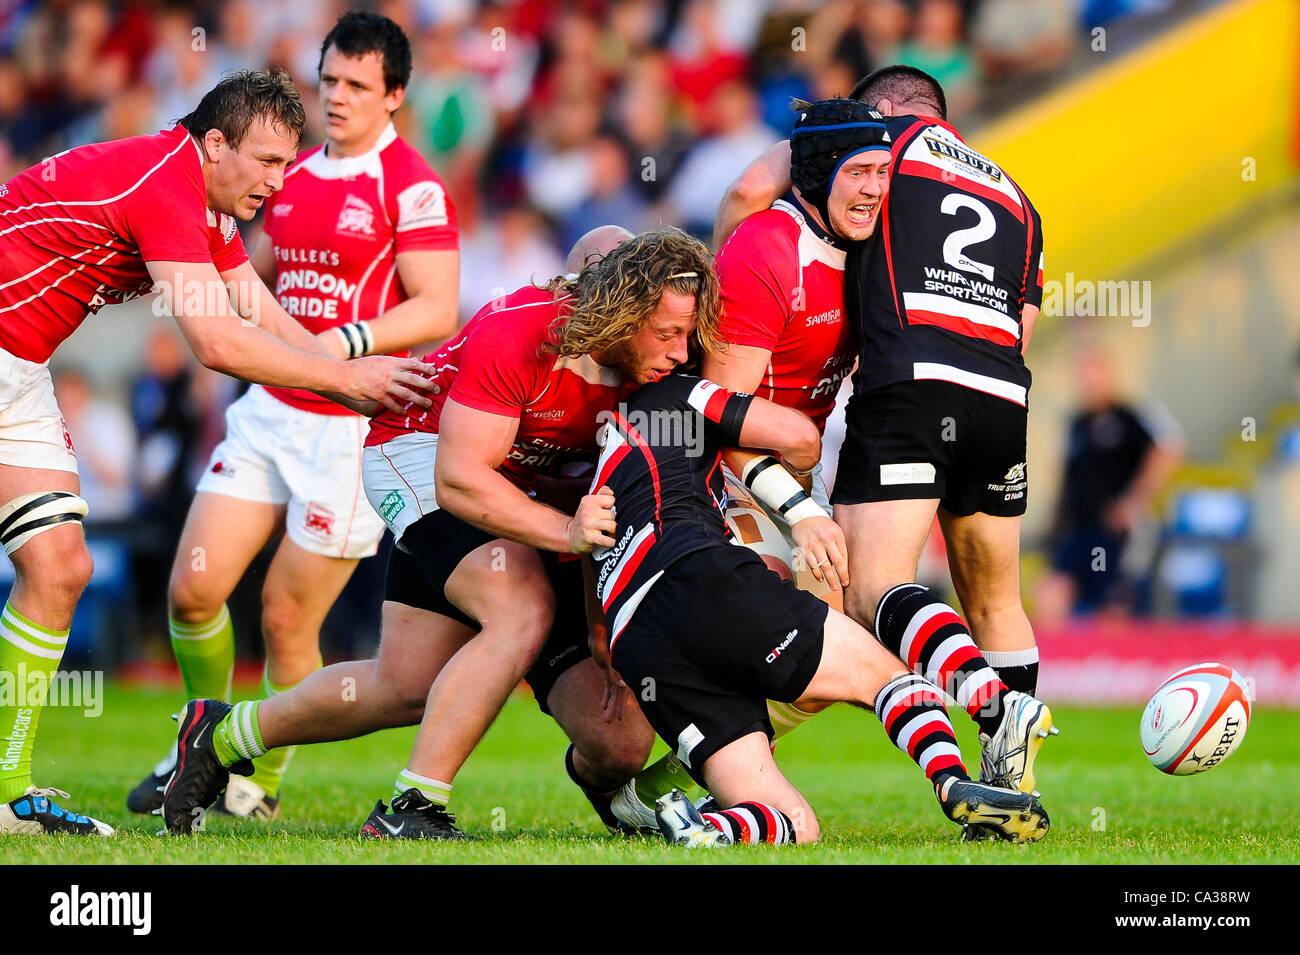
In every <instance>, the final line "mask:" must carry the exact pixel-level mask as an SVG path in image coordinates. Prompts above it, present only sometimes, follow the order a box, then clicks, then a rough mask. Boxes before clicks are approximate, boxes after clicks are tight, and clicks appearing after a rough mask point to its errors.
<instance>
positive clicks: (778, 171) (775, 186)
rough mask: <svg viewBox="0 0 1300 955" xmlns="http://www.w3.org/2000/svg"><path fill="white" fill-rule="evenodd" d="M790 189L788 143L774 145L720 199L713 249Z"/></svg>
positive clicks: (715, 249)
mask: <svg viewBox="0 0 1300 955" xmlns="http://www.w3.org/2000/svg"><path fill="white" fill-rule="evenodd" d="M789 190H790V141H789V140H788V139H786V140H782V141H781V142H779V143H777V144H776V145H775V146H773V147H772V148H771V149H769V150H768V151H767V152H765V153H763V155H761V156H759V157H758V158H757V159H755V160H754V161H753V162H751V163H750V164H749V165H748V166H746V167H745V171H744V172H742V173H741V174H740V176H739V178H737V179H736V181H735V182H733V183H732V184H731V185H730V186H728V187H727V193H726V195H724V196H723V197H722V204H721V205H720V206H719V207H718V218H717V221H716V223H715V224H714V226H713V250H714V251H715V252H716V251H717V250H718V249H720V248H722V243H724V242H726V241H727V239H728V237H730V235H731V233H733V232H735V231H736V226H738V225H740V224H741V223H742V222H744V221H745V220H746V219H747V218H749V217H750V216H752V215H753V214H754V213H755V212H762V211H763V210H764V209H766V208H768V207H769V206H771V205H772V203H774V202H776V200H778V199H780V198H781V197H782V196H783V195H785V194H786V193H787V192H788V191H789Z"/></svg>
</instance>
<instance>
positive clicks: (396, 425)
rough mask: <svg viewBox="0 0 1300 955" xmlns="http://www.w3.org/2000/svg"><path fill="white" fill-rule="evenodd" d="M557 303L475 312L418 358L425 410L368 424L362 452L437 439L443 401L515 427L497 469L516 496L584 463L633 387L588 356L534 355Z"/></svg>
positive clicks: (528, 299) (537, 292)
mask: <svg viewBox="0 0 1300 955" xmlns="http://www.w3.org/2000/svg"><path fill="white" fill-rule="evenodd" d="M567 301H568V299H567V298H562V299H560V301H559V302H558V303H557V302H556V301H555V300H554V297H553V294H552V293H551V292H548V291H546V290H545V289H538V288H534V287H532V286H525V287H524V288H521V289H519V291H517V292H514V293H512V294H510V295H508V296H506V297H505V298H504V299H500V300H494V301H493V302H490V303H489V304H487V305H485V306H484V307H483V308H481V309H479V311H478V313H477V314H476V315H475V316H474V317H473V318H471V319H470V320H469V322H468V323H467V324H466V325H465V327H464V328H463V329H461V331H460V334H458V335H457V336H456V337H455V338H453V339H452V340H451V341H449V342H447V344H445V345H443V346H442V347H441V348H439V349H438V350H437V351H436V352H434V353H433V354H432V355H427V356H425V358H424V361H425V362H427V363H429V364H432V365H434V366H436V369H437V370H436V372H435V374H434V375H433V379H434V380H435V381H436V382H438V384H439V385H440V386H441V391H440V392H439V394H437V395H435V396H434V397H433V406H432V407H431V408H418V407H415V406H413V405H407V406H406V409H405V413H403V414H401V415H398V414H394V413H393V412H391V411H384V412H382V413H381V414H379V415H377V416H376V417H375V418H374V419H373V420H372V421H371V423H370V434H369V435H368V436H367V438H366V445H367V446H368V447H369V446H372V445H377V444H383V443H384V442H385V441H388V440H390V439H392V438H394V437H396V436H397V435H399V434H408V433H410V432H412V431H424V432H428V433H431V434H437V433H438V422H439V419H440V417H441V415H442V408H443V405H444V404H445V403H446V400H447V398H449V397H450V398H454V399H455V400H456V401H458V402H460V403H461V404H463V405H468V406H469V407H471V408H475V409H477V410H479V411H487V412H490V413H492V414H499V415H508V416H510V417H515V418H518V419H519V431H518V433H517V434H516V435H515V440H514V444H513V445H512V446H511V448H510V451H509V453H508V454H507V455H506V459H505V460H504V461H502V462H501V464H500V465H499V466H498V470H500V471H501V472H502V473H503V474H504V475H505V476H506V477H508V478H509V479H510V480H511V481H513V482H514V483H515V484H517V485H518V486H519V487H521V488H524V489H525V490H527V489H529V488H531V487H532V485H533V482H534V479H535V478H536V477H537V476H538V475H539V474H555V473H557V472H558V470H559V469H560V467H562V466H563V465H565V464H567V463H569V462H570V461H574V460H578V459H582V458H594V457H595V453H596V429H597V427H598V426H599V425H600V424H601V421H600V420H598V419H599V418H600V416H601V414H602V413H607V412H610V411H613V410H614V409H615V408H616V407H617V406H618V404H619V402H621V401H622V400H623V399H624V398H626V397H627V396H628V395H630V394H631V393H632V392H633V391H634V390H635V389H636V385H635V384H634V383H631V382H628V381H626V380H625V379H624V376H623V373H622V372H621V371H619V370H618V369H617V368H610V367H607V366H604V365H600V364H597V363H596V361H595V360H593V359H592V358H591V357H590V356H587V355H584V356H583V357H581V358H562V357H560V356H558V355H555V354H553V353H551V352H547V351H543V349H542V345H543V344H544V343H545V342H546V341H548V340H549V339H550V336H551V325H552V324H553V323H554V322H555V320H556V319H557V318H559V317H561V315H562V314H563V312H564V306H565V303H566V302H567Z"/></svg>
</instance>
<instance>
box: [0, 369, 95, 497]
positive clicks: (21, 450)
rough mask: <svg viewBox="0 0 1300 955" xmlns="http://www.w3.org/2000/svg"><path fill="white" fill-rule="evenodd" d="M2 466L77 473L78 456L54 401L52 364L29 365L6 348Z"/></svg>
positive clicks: (0, 379) (0, 384) (0, 386)
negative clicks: (51, 375)
mask: <svg viewBox="0 0 1300 955" xmlns="http://www.w3.org/2000/svg"><path fill="white" fill-rule="evenodd" d="M0 464H9V465H13V466H14V467H20V468H45V469H48V470H51V471H71V472H72V473H73V474H76V473H77V453H76V451H75V450H74V449H73V447H72V436H71V435H70V434H68V426H67V424H65V423H64V421H63V414H62V412H60V411H59V405H58V402H56V401H55V400H54V381H53V379H51V378H50V366H49V362H41V363H39V364H38V363H36V362H34V361H27V360H26V359H23V358H19V357H18V356H17V355H11V354H10V353H9V352H7V351H5V350H4V349H3V348H0ZM0 503H3V502H0Z"/></svg>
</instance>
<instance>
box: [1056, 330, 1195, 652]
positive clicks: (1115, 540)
mask: <svg viewBox="0 0 1300 955" xmlns="http://www.w3.org/2000/svg"><path fill="white" fill-rule="evenodd" d="M1075 368H1076V371H1077V374H1078V389H1079V398H1080V402H1079V405H1080V407H1079V410H1078V412H1077V413H1076V414H1075V415H1074V417H1073V418H1071V420H1070V425H1069V431H1068V439H1067V440H1068V445H1067V448H1066V458H1065V469H1064V479H1063V481H1062V485H1061V492H1060V499H1059V501H1058V503H1057V508H1056V517H1055V520H1054V523H1053V526H1052V531H1051V534H1050V544H1051V547H1050V550H1049V553H1050V555H1051V562H1052V569H1051V571H1050V573H1049V574H1048V576H1047V577H1046V579H1045V580H1044V581H1043V583H1042V585H1041V586H1040V588H1039V591H1038V595H1037V596H1038V600H1037V621H1036V622H1037V623H1039V624H1044V625H1048V626H1051V625H1054V624H1057V623H1060V622H1061V621H1062V620H1063V619H1064V618H1065V617H1066V616H1067V615H1068V614H1070V613H1071V612H1073V613H1076V614H1084V613H1093V612H1096V611H1101V610H1111V611H1123V610H1130V611H1131V610H1132V597H1133V594H1132V585H1133V580H1132V576H1133V574H1132V572H1131V570H1130V569H1129V568H1127V567H1126V565H1125V561H1124V552H1125V548H1126V546H1127V545H1128V544H1129V542H1130V538H1131V536H1132V534H1133V532H1134V530H1135V529H1137V528H1138V527H1139V525H1141V524H1142V523H1143V522H1145V521H1147V520H1149V518H1150V515H1151V505H1152V501H1153V499H1154V498H1155V496H1156V495H1157V494H1158V493H1159V492H1160V490H1161V489H1162V488H1163V487H1164V486H1165V484H1166V483H1167V482H1168V480H1169V478H1170V476H1171V475H1172V474H1173V472H1174V469H1175V468H1176V467H1177V466H1178V464H1179V462H1180V461H1181V460H1182V457H1183V450H1184V447H1183V434H1182V428H1181V427H1180V426H1179V424H1178V422H1177V421H1176V420H1175V419H1174V417H1173V415H1171V414H1170V413H1169V411H1168V410H1167V409H1166V408H1164V406H1163V405H1160V404H1159V403H1158V402H1155V401H1147V402H1144V403H1143V405H1142V407H1140V408H1139V407H1137V406H1136V405H1133V404H1130V403H1127V402H1125V401H1123V400H1121V399H1120V398H1119V397H1118V392H1117V389H1116V384H1115V371H1114V367H1113V364H1112V361H1111V358H1110V356H1109V355H1108V354H1107V353H1106V352H1105V351H1104V350H1102V349H1101V348H1100V347H1098V346H1096V345H1089V346H1086V347H1085V348H1084V350H1083V353H1082V354H1081V355H1079V356H1078V358H1077V360H1076V362H1075Z"/></svg>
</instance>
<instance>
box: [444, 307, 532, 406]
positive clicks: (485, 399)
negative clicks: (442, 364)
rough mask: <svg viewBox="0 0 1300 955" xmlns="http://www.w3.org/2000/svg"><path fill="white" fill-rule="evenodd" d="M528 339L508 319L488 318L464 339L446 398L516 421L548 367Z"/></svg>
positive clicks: (528, 337)
mask: <svg viewBox="0 0 1300 955" xmlns="http://www.w3.org/2000/svg"><path fill="white" fill-rule="evenodd" d="M488 308H491V306H490V305H489V306H488ZM529 340H530V336H528V335H520V334H519V330H518V329H517V328H512V327H511V323H510V322H509V321H508V320H507V319H505V318H500V317H494V316H488V317H487V318H486V319H484V320H483V322H482V323H481V324H480V325H479V326H478V327H477V328H476V329H475V330H474V334H473V335H470V336H468V337H467V338H466V339H465V346H464V348H462V349H461V351H460V354H459V359H460V367H459V368H458V369H457V374H456V380H455V381H454V382H453V383H452V386H451V391H450V393H449V394H448V397H450V398H453V399H454V400H456V401H458V402H460V403H461V404H463V405H468V406H469V407H471V408H474V409H476V410H478V411H487V412H489V413H491V414H499V415H506V416H508V417H513V418H518V417H519V416H520V415H521V414H522V413H523V410H524V407H525V406H526V405H527V404H528V402H529V399H530V397H531V396H532V395H533V394H534V393H535V391H536V387H537V383H538V378H539V375H540V374H541V371H542V369H543V367H545V366H547V365H548V363H547V362H546V357H549V356H540V355H538V353H537V346H536V342H535V339H533V340H532V342H533V343H532V344H529Z"/></svg>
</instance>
